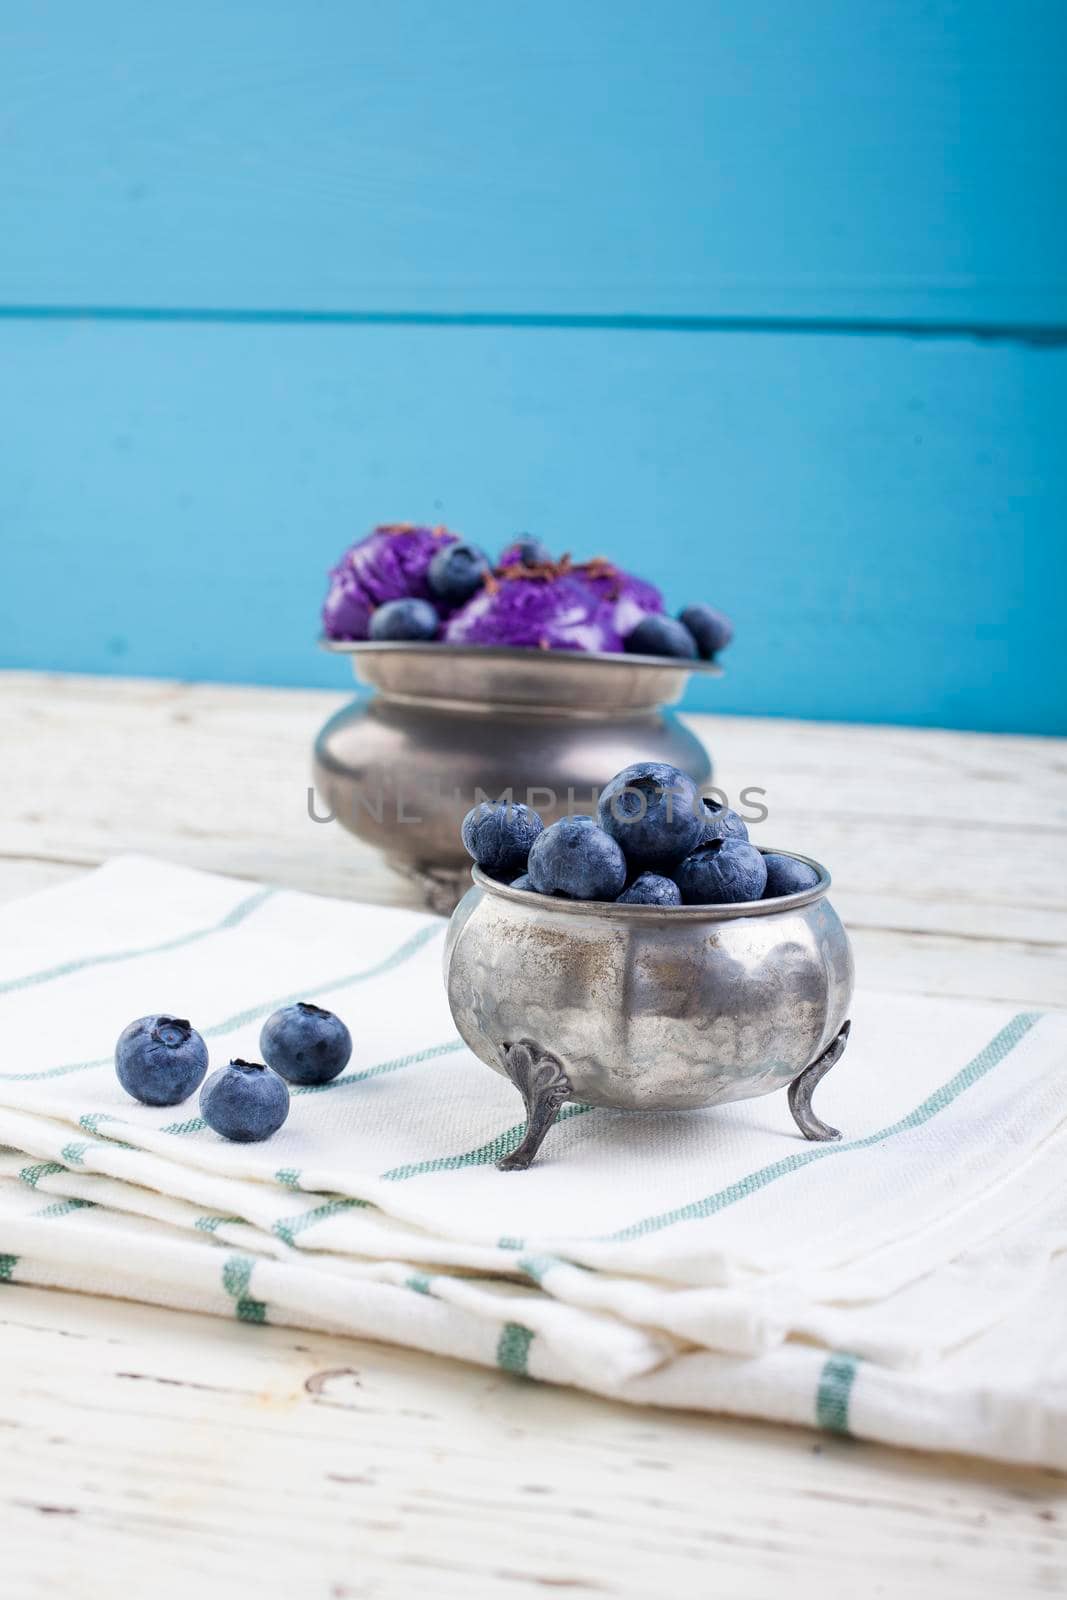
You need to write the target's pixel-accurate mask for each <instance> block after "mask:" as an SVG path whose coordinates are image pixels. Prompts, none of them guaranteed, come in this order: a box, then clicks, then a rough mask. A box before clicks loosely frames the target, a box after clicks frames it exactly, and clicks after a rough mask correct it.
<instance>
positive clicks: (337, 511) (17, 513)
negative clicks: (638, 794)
mask: <svg viewBox="0 0 1067 1600" xmlns="http://www.w3.org/2000/svg"><path fill="white" fill-rule="evenodd" d="M1065 433H1067V351H1044V352H1033V351H1025V350H1021V349H1017V348H1014V347H1011V346H1000V347H995V348H983V347H981V346H978V345H975V344H969V343H965V342H962V341H946V342H937V341H923V342H909V341H903V340H900V341H895V340H884V339H883V340H868V339H860V338H856V339H843V338H830V339H818V338H773V337H769V336H753V337H746V336H740V335H735V336H720V335H704V336H694V335H682V334H662V333H661V334H649V333H639V332H592V331H587V332H576V331H567V332H563V331H560V332H549V331H543V330H542V331H528V330H526V331H517V330H510V329H477V330H474V329H413V328H408V329H397V328H343V329H329V328H256V327H241V328H198V327H191V328H190V327H185V328H175V327H159V326H154V327H152V326H138V325H126V326H107V327H101V326H94V325H42V324H19V323H8V324H3V325H0V435H2V437H3V439H4V455H5V469H4V472H3V473H2V474H0V528H2V529H3V530H4V533H3V540H4V581H3V584H2V586H0V661H2V662H3V663H4V664H7V665H22V666H31V667H42V668H59V669H70V670H76V671H92V672H100V671H103V672H120V673H145V674H163V675H178V676H181V677H191V678H204V679H233V680H239V681H250V682H262V683H279V684H331V685H335V686H336V687H338V688H343V687H344V686H345V684H346V682H347V681H348V673H347V668H346V666H345V664H344V663H343V662H340V661H337V660H335V659H331V658H328V657H326V656H323V655H321V654H320V653H318V652H317V651H316V648H315V642H314V641H315V635H316V632H317V609H318V604H319V601H320V598H321V595H322V592H323V589H324V584H325V572H326V568H327V567H328V566H329V564H330V562H331V561H332V560H333V559H334V558H335V557H336V555H337V554H338V553H339V552H340V550H341V548H342V546H343V545H344V544H345V543H346V542H347V541H348V540H349V538H350V537H352V536H353V535H354V534H356V533H358V532H359V531H361V530H363V529H364V528H366V527H367V526H368V525H369V524H371V523H372V522H373V521H376V520H380V519H406V518H411V519H422V518H426V519H432V520H434V521H438V520H444V521H448V522H449V523H452V524H453V525H454V526H455V527H457V528H458V529H460V530H462V531H463V532H465V533H466V534H467V535H469V536H470V537H473V538H475V539H477V540H479V541H484V542H485V543H486V544H487V545H488V546H490V547H492V548H496V547H498V546H499V545H500V544H501V542H502V541H503V540H504V538H505V537H507V536H508V535H510V534H511V533H512V532H514V531H515V530H517V529H529V530H532V531H534V532H536V533H537V534H539V535H541V536H542V537H544V538H546V539H547V540H548V541H549V542H550V543H551V544H553V545H554V546H555V547H556V548H557V549H561V550H562V549H569V550H571V551H572V552H573V553H574V554H575V555H576V556H578V555H582V556H588V555H593V554H595V553H597V552H604V553H607V554H609V555H611V556H613V557H615V558H617V559H619V560H621V561H622V562H624V563H625V564H627V565H630V566H632V567H634V568H636V569H638V570H639V571H642V572H644V573H646V574H648V575H649V576H652V577H654V578H656V579H657V580H658V581H660V582H661V584H662V586H663V587H664V589H665V590H666V592H667V595H668V598H669V600H670V602H671V603H672V605H675V606H677V605H680V604H682V603H683V602H685V601H686V600H689V599H691V598H694V597H701V598H705V599H708V600H710V601H712V602H713V603H716V604H719V605H721V606H722V607H724V608H725V609H726V610H728V611H730V612H731V613H732V614H733V615H734V617H735V618H736V620H737V625H738V639H737V643H736V645H735V646H734V647H733V648H732V650H731V652H730V654H729V657H728V666H729V672H728V675H727V676H726V677H725V678H724V679H722V680H721V681H718V682H711V683H707V684H702V685H700V686H699V687H698V688H697V689H696V690H695V691H694V693H693V696H692V699H691V704H693V705H694V706H700V707H703V708H706V709H712V710H714V709H722V710H729V711H746V712H753V713H771V714H774V713H779V714H787V715H795V716H803V717H824V718H845V719H861V720H873V721H902V722H912V723H920V724H934V725H937V724H941V725H948V726H956V727H972V728H984V729H995V730H1004V729H1015V730H1019V731H1033V732H1056V731H1060V732H1064V731H1067V724H1065V708H1067V693H1065V687H1067V686H1065V667H1064V652H1063V647H1062V624H1061V619H1060V610H1061V609H1062V597H1063V594H1064V592H1065V583H1064V577H1065V573H1064V540H1063V528H1064V524H1065V520H1067V519H1065V512H1067V459H1065V456H1064V452H1063V449H1062V441H1063V438H1064V436H1065Z"/></svg>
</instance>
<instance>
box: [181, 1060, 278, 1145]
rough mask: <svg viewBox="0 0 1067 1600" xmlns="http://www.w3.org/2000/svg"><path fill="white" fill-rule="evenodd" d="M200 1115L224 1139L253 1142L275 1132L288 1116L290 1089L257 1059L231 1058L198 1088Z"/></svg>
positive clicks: (241, 1142)
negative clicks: (228, 1062)
mask: <svg viewBox="0 0 1067 1600" xmlns="http://www.w3.org/2000/svg"><path fill="white" fill-rule="evenodd" d="M200 1115H201V1116H202V1117H203V1119H204V1121H205V1122H206V1123H207V1125H208V1127H209V1128H214V1130H215V1132H216V1133H221V1135H222V1137H223V1138H224V1139H233V1140H234V1141H235V1142H236V1143H237V1144H253V1143H256V1142H258V1140H260V1139H269V1138H270V1136H271V1134H272V1133H277V1131H278V1129H279V1128H280V1127H281V1125H282V1123H283V1122H284V1121H285V1119H286V1117H287V1116H288V1115H289V1090H288V1089H287V1088H286V1086H285V1083H284V1082H283V1080H282V1079H281V1078H279V1076H278V1074H277V1073H276V1072H272V1071H271V1070H270V1068H269V1067H265V1066H263V1065H262V1064H261V1063H260V1062H258V1061H239V1060H238V1061H231V1062H230V1064H229V1066H228V1067H220V1068H219V1070H218V1072H213V1073H212V1074H211V1076H210V1078H209V1079H208V1080H207V1082H206V1083H205V1085H204V1087H203V1088H202V1089H201V1091H200Z"/></svg>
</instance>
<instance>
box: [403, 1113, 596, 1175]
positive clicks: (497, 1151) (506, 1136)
mask: <svg viewBox="0 0 1067 1600" xmlns="http://www.w3.org/2000/svg"><path fill="white" fill-rule="evenodd" d="M592 1109H593V1107H592V1106H587V1105H579V1104H577V1103H575V1104H573V1105H568V1106H564V1107H563V1110H562V1111H561V1112H560V1114H559V1116H558V1117H557V1118H556V1122H557V1123H560V1122H569V1121H570V1119H571V1117H580V1116H582V1115H584V1113H585V1112H586V1111H592ZM525 1132H526V1124H525V1122H516V1123H515V1125H514V1126H513V1127H511V1128H505V1129H504V1131H503V1133H498V1134H497V1135H496V1137H495V1138H493V1139H490V1140H489V1141H488V1143H486V1144H480V1145H478V1146H477V1147H476V1148H475V1149H473V1150H465V1151H463V1153H462V1154H461V1155H455V1156H432V1157H431V1158H430V1159H429V1160H428V1161H415V1162H412V1163H411V1164H410V1165H409V1166H405V1167H391V1168H390V1169H389V1171H388V1172H383V1173H381V1175H380V1176H381V1178H382V1181H383V1182H385V1183H405V1182H406V1181H407V1179H408V1178H421V1177H423V1176H424V1175H425V1174H426V1173H428V1172H457V1171H459V1170H460V1169H461V1168H463V1167H485V1166H490V1165H491V1164H492V1163H493V1162H494V1161H499V1160H500V1158H501V1156H509V1155H510V1154H511V1152H512V1151H513V1150H514V1149H515V1147H516V1146H517V1145H518V1143H519V1141H520V1139H521V1138H522V1136H523V1134H524V1133H525Z"/></svg>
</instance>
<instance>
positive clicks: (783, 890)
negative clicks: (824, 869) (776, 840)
mask: <svg viewBox="0 0 1067 1600" xmlns="http://www.w3.org/2000/svg"><path fill="white" fill-rule="evenodd" d="M763 864H764V866H765V867H766V868H767V887H766V888H765V889H764V891H763V898H764V900H770V899H772V898H773V897H774V896H776V895H780V894H800V893H801V891H802V890H804V889H814V887H815V885H816V884H817V883H818V881H819V874H818V873H817V872H816V871H815V868H814V867H809V866H808V865H807V864H806V862H803V861H797V860H796V858H795V857H794V856H782V855H778V853H777V852H776V851H774V850H771V851H769V852H768V854H767V855H765V856H764V858H763Z"/></svg>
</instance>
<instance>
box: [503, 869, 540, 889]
mask: <svg viewBox="0 0 1067 1600" xmlns="http://www.w3.org/2000/svg"><path fill="white" fill-rule="evenodd" d="M508 888H509V889H525V890H526V893H527V894H536V893H537V890H536V889H535V888H534V886H533V881H532V879H531V877H530V874H529V873H528V872H520V873H519V875H518V877H517V878H512V880H511V882H510V884H509V885H508Z"/></svg>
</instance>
